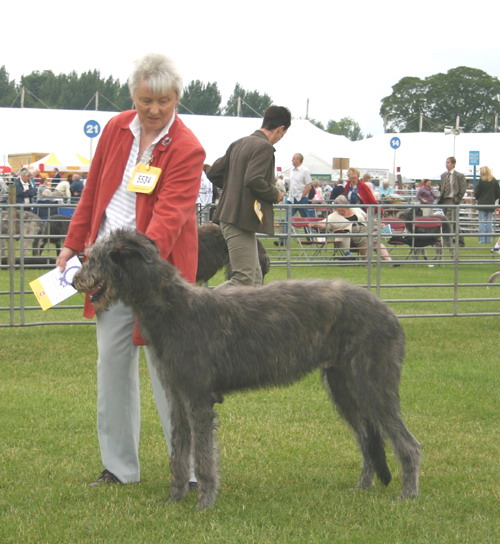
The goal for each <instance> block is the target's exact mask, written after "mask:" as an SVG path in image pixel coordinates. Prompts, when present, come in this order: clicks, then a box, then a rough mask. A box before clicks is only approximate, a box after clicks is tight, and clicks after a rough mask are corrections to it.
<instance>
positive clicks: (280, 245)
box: [274, 240, 286, 247]
mask: <svg viewBox="0 0 500 544" xmlns="http://www.w3.org/2000/svg"><path fill="white" fill-rule="evenodd" d="M274 245H275V246H278V247H282V246H285V245H286V244H285V242H281V241H280V240H274Z"/></svg>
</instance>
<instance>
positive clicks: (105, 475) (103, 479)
mask: <svg viewBox="0 0 500 544" xmlns="http://www.w3.org/2000/svg"><path fill="white" fill-rule="evenodd" d="M103 484H121V482H120V480H119V479H118V478H117V477H116V476H115V475H114V474H113V473H112V472H109V470H107V469H104V470H103V471H102V472H101V474H99V478H97V480H96V481H95V482H92V483H91V484H89V487H99V486H101V485H103Z"/></svg>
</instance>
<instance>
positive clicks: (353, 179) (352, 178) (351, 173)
mask: <svg viewBox="0 0 500 544" xmlns="http://www.w3.org/2000/svg"><path fill="white" fill-rule="evenodd" d="M348 175H349V181H350V182H351V184H352V183H353V182H357V181H358V176H357V175H356V172H354V171H353V170H349V172H348Z"/></svg>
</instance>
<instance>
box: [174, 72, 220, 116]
mask: <svg viewBox="0 0 500 544" xmlns="http://www.w3.org/2000/svg"><path fill="white" fill-rule="evenodd" d="M221 99H222V98H221V94H220V92H219V89H218V87H217V83H207V84H205V83H202V82H201V81H200V80H199V79H197V80H196V81H191V82H190V83H189V84H188V85H187V86H186V87H184V91H183V93H182V99H181V103H180V105H179V112H180V113H195V114H198V115H220V103H221Z"/></svg>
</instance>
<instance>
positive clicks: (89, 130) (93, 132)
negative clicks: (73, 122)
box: [83, 120, 101, 138]
mask: <svg viewBox="0 0 500 544" xmlns="http://www.w3.org/2000/svg"><path fill="white" fill-rule="evenodd" d="M83 132H85V135H86V136H88V137H89V138H95V137H96V136H99V134H100V133H101V125H99V123H98V122H97V121H93V120H90V121H87V122H86V123H85V125H84V126H83Z"/></svg>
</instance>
